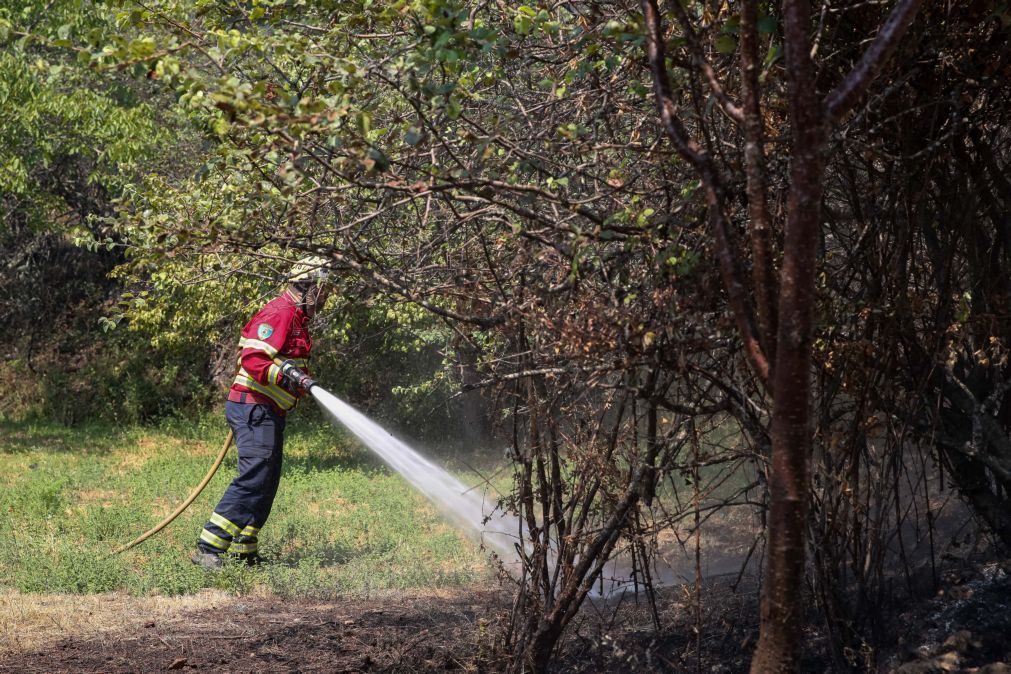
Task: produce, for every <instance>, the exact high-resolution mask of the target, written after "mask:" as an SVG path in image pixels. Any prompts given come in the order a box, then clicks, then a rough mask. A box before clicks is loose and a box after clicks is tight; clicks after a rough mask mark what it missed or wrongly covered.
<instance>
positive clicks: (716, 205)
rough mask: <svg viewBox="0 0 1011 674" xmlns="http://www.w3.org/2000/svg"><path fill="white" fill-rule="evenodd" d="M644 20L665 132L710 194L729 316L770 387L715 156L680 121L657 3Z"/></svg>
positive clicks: (648, 2) (646, 6)
mask: <svg viewBox="0 0 1011 674" xmlns="http://www.w3.org/2000/svg"><path fill="white" fill-rule="evenodd" d="M642 12H643V17H644V18H645V20H646V53H647V55H648V58H649V65H650V70H651V71H652V74H653V91H654V93H655V95H656V104H657V108H658V110H659V112H660V120H661V122H662V123H663V127H664V131H666V133H667V136H668V137H669V138H670V139H671V141H672V142H673V143H674V147H675V148H676V149H677V151H678V153H679V154H680V155H681V156H682V157H683V158H684V159H685V160H686V161H687V162H688V163H689V164H691V165H692V167H693V168H694V169H695V170H696V172H698V174H699V177H700V178H701V180H702V187H703V189H704V191H705V195H706V206H707V207H708V211H709V223H710V227H711V229H712V231H713V238H714V239H715V240H716V258H717V260H718V262H719V265H720V274H721V276H722V278H723V286H724V289H725V290H726V291H727V300H728V302H729V304H730V311H731V313H732V314H733V316H734V320H735V322H736V324H737V330H738V332H739V334H740V336H741V340H742V341H743V342H744V351H745V353H746V354H747V357H748V361H749V362H750V363H751V366H752V368H753V369H754V371H755V373H756V374H757V375H758V377H759V379H760V380H761V381H762V383H763V384H765V385H766V386H768V384H769V361H768V359H767V357H766V355H765V352H764V351H763V350H762V346H761V344H760V343H759V340H758V335H757V330H756V328H755V321H754V312H753V310H752V308H751V306H750V303H749V302H748V297H747V295H746V293H745V288H744V284H743V283H742V282H741V279H740V274H739V272H738V270H737V265H736V261H735V255H734V251H733V247H732V246H731V243H730V233H729V230H730V223H729V222H728V221H727V216H726V213H725V212H724V209H723V188H722V185H721V180H720V175H719V171H718V170H717V169H716V166H715V165H714V163H713V160H712V157H711V156H710V155H709V154H708V153H707V152H706V151H705V150H704V149H703V148H702V147H700V146H699V144H698V143H697V142H696V141H695V140H693V139H692V138H691V137H690V136H689V135H688V131H687V129H685V126H684V124H683V123H682V122H681V120H680V119H679V118H678V116H677V106H676V105H675V104H674V100H673V97H672V95H671V87H670V82H669V80H668V77H667V66H666V56H665V53H664V46H663V45H664V42H663V31H662V30H661V26H660V10H659V9H658V8H657V3H656V0H642Z"/></svg>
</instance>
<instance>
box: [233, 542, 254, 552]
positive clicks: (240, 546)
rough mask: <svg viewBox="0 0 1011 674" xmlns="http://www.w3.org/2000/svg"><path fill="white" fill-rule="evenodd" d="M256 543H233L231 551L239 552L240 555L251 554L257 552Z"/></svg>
mask: <svg viewBox="0 0 1011 674" xmlns="http://www.w3.org/2000/svg"><path fill="white" fill-rule="evenodd" d="M256 550H257V545H256V543H232V547H231V549H230V550H229V552H237V553H239V554H240V555H242V554H249V553H251V552H256Z"/></svg>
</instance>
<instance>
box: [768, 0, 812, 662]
mask: <svg viewBox="0 0 1011 674" xmlns="http://www.w3.org/2000/svg"><path fill="white" fill-rule="evenodd" d="M784 13H785V17H786V60H787V68H786V72H787V78H788V83H789V87H790V119H791V127H792V138H793V159H792V163H791V167H790V174H791V175H790V195H789V201H788V211H787V216H786V233H785V239H784V242H783V269H782V276H781V282H780V301H779V329H778V333H777V340H776V341H777V345H778V348H777V352H776V356H775V362H776V367H775V369H774V371H773V377H774V379H773V384H772V390H773V413H772V471H771V474H770V477H769V493H770V496H769V518H768V525H769V526H768V541H769V544H768V553H767V567H766V568H767V570H766V577H765V584H764V586H763V588H762V604H761V620H762V622H761V633H760V636H759V641H758V646H757V647H756V649H755V655H754V658H753V659H752V661H751V671H752V673H753V674H769V673H770V672H795V671H798V653H799V650H800V649H799V646H800V630H801V626H802V624H803V615H802V614H803V608H804V603H803V598H802V594H803V578H804V553H805V536H804V534H805V527H806V522H807V507H808V499H809V491H810V489H809V485H808V465H809V462H810V455H811V423H810V407H811V403H810V399H811V376H810V372H811V335H812V331H813V317H814V303H815V270H816V268H817V257H818V256H817V252H818V248H817V245H818V231H819V225H820V219H821V195H822V180H823V173H824V156H823V155H824V152H825V139H826V124H825V116H824V112H823V108H822V104H821V100H820V99H819V97H818V95H817V92H816V90H815V77H814V67H813V64H812V63H811V57H810V47H809V43H808V34H809V25H810V7H809V5H808V3H807V2H804V1H803V0H786V2H784Z"/></svg>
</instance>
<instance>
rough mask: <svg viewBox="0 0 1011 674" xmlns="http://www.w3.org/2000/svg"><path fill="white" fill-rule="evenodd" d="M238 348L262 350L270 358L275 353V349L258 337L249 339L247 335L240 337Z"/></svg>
mask: <svg viewBox="0 0 1011 674" xmlns="http://www.w3.org/2000/svg"><path fill="white" fill-rule="evenodd" d="M239 348H240V349H256V350H257V351H263V352H264V353H266V354H267V355H268V356H270V357H271V358H273V357H274V356H276V355H277V349H275V348H274V347H272V346H271V345H270V344H267V343H266V342H264V341H261V340H259V339H250V338H248V337H243V338H242V339H240V340H239Z"/></svg>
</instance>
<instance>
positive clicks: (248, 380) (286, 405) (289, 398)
mask: <svg viewBox="0 0 1011 674" xmlns="http://www.w3.org/2000/svg"><path fill="white" fill-rule="evenodd" d="M233 383H235V384H238V385H239V386H245V387H246V388H249V389H252V390H254V391H256V392H257V393H262V394H263V395H265V396H268V397H270V399H271V400H273V401H274V402H276V403H277V405H278V407H280V408H281V409H283V410H290V409H291V408H292V407H294V406H295V396H293V395H291V394H290V393H288V392H287V391H285V390H284V389H283V388H281V387H280V386H278V385H277V384H270V385H268V386H264V385H263V384H261V383H259V382H258V381H256V380H255V379H253V378H252V377H250V376H249V373H248V372H246V371H245V370H244V369H243V370H239V374H237V375H236V376H235V381H234V382H233Z"/></svg>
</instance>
